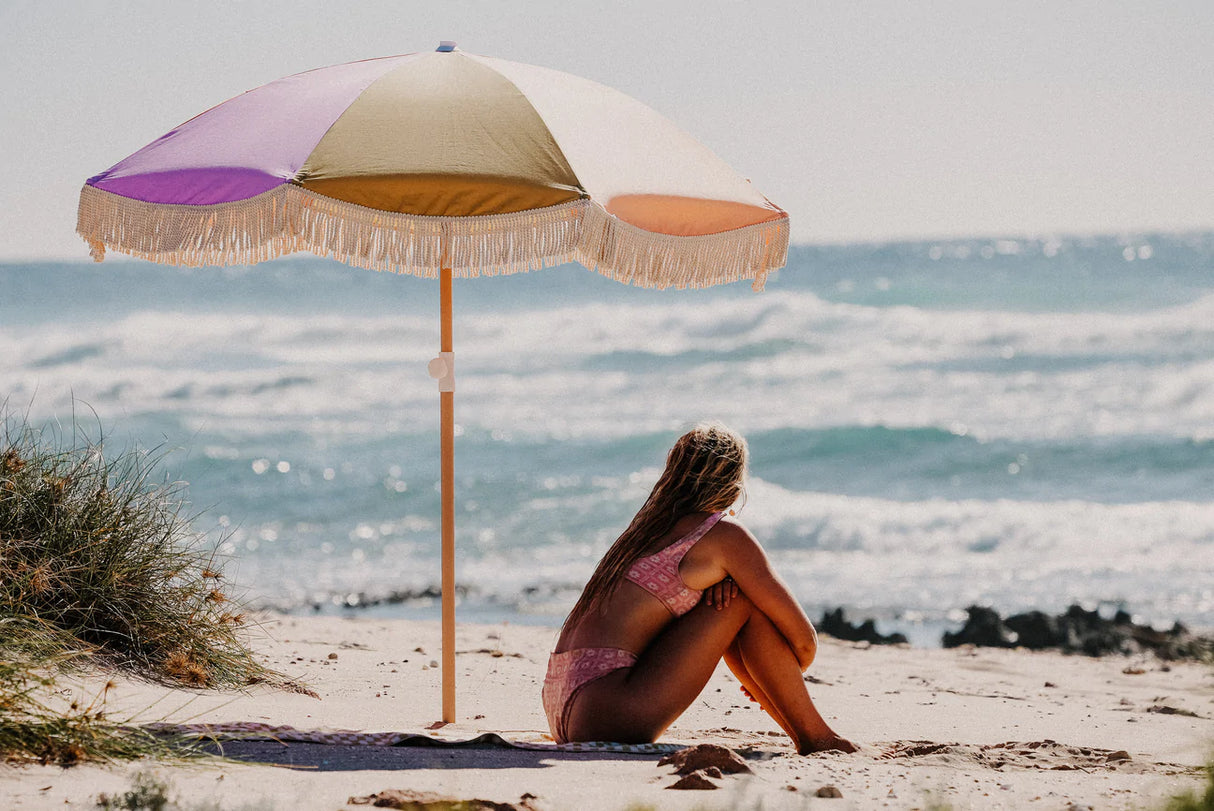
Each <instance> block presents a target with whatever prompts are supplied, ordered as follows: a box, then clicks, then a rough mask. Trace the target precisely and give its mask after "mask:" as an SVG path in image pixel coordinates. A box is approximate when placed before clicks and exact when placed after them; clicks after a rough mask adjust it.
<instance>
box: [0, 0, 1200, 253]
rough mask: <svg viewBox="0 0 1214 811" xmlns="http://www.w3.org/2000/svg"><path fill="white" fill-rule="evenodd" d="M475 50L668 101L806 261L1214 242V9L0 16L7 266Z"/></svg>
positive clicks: (589, 6) (594, 9)
mask: <svg viewBox="0 0 1214 811" xmlns="http://www.w3.org/2000/svg"><path fill="white" fill-rule="evenodd" d="M440 39H454V40H457V41H458V42H459V44H460V47H461V48H463V49H464V50H467V51H471V52H473V53H480V54H486V55H490V56H499V57H502V58H505V59H511V60H515V61H520V62H530V63H533V64H537V65H543V66H545V67H550V68H556V69H558V70H564V71H568V72H571V73H577V74H579V75H582V76H586V77H588V78H591V79H595V80H597V81H600V82H603V83H604V84H608V85H611V86H612V87H615V88H617V89H619V90H622V91H624V92H625V93H628V94H630V95H632V96H635V97H636V98H638V99H640V100H642V101H644V102H646V103H648V104H650V105H651V106H653V107H655V108H656V109H657V110H659V111H660V112H662V113H664V114H665V115H667V116H669V117H670V118H672V119H674V120H675V121H676V122H678V123H679V124H680V125H682V126H683V127H684V128H685V129H687V130H688V131H689V132H691V133H692V134H693V135H695V136H696V137H697V138H699V139H700V140H701V141H703V142H704V143H705V144H707V145H708V146H710V147H711V148H713V149H714V150H716V151H717V153H718V154H720V155H721V156H722V157H723V158H725V160H727V161H728V162H730V163H731V164H732V165H733V166H735V167H736V168H737V169H738V170H739V171H741V172H742V173H743V174H745V175H746V176H748V177H750V178H751V179H752V180H753V181H754V183H755V184H756V186H757V187H758V188H759V189H760V190H761V191H763V192H764V193H765V194H766V195H767V196H768V197H770V198H771V199H772V200H773V201H775V202H776V203H777V204H779V205H780V206H782V207H783V208H785V209H787V210H788V212H789V214H790V215H791V217H792V227H793V239H794V240H795V241H797V242H819V243H821V242H840V241H850V240H866V241H867V240H881V239H887V238H903V237H935V236H967V235H1023V234H1040V233H1058V232H1063V233H1066V232H1085V233H1088V232H1116V231H1140V230H1190V229H1209V228H1214V2H1211V1H1210V0H1193V1H1192V2H1167V1H1166V0H1151V2H1141V0H1137V1H1136V2H1116V1H1114V0H1103V2H1066V3H1059V2H1056V0H1050V1H1038V0H1015V1H1014V2H1013V1H1012V0H1009V1H1008V2H1002V3H995V2H979V1H978V0H969V1H959V2H939V1H938V0H931V2H928V0H923V2H910V0H899V2H858V1H856V0H829V2H812V1H811V0H790V2H763V1H762V0H751V2H745V3H743V2H731V3H712V2H704V1H703V0H700V1H699V2H664V0H648V2H612V0H599V2H582V0H539V1H538V2H536V1H533V0H515V1H514V2H505V0H498V1H497V2H458V0H429V2H413V0H382V2H380V1H371V0H368V1H367V2H335V0H322V1H320V2H317V1H314V0H291V1H290V2H286V1H285V0H259V1H258V2H249V3H235V2H227V3H225V2H207V3H182V2H177V0H157V1H156V2H135V1H132V2H100V1H96V2H68V0H36V1H34V2H14V0H0V178H2V179H0V260H6V259H8V260H11V259H19V258H34V257H39V258H60V257H70V258H84V257H86V256H87V251H86V250H85V248H84V246H83V243H82V242H81V241H80V240H79V238H78V237H76V236H75V233H74V228H75V216H76V200H77V196H78V193H79V188H80V185H81V184H82V183H83V181H84V180H85V178H87V177H89V176H91V175H93V174H96V173H97V172H99V171H101V170H103V169H105V168H107V167H109V166H111V165H112V164H114V163H116V162H118V161H119V160H120V159H122V158H123V157H125V156H126V155H128V154H129V153H131V152H133V151H135V150H136V149H138V148H139V147H141V146H142V145H144V144H145V143H147V142H148V141H151V140H152V139H154V138H156V137H157V136H159V135H160V134H162V133H163V132H165V131H167V130H169V129H171V128H172V127H174V126H175V125H177V124H178V123H180V122H181V121H184V120H185V119H188V118H190V117H192V116H193V115H195V114H196V113H198V112H201V111H202V110H204V109H206V108H208V107H210V106H212V105H214V104H216V103H218V102H220V101H223V100H224V99H227V98H229V97H231V96H234V95H237V94H239V93H241V92H243V91H245V90H248V89H251V88H253V87H255V86H257V85H260V84H263V83H265V82H267V81H271V80H273V79H276V78H278V77H280V76H284V75H287V74H290V73H295V72H298V71H301V70H306V69H309V68H313V67H320V66H323V65H329V64H335V63H339V62H348V61H352V60H355V59H362V58H367V57H374V56H386V55H391V54H397V53H409V52H412V51H419V50H432V49H433V48H434V47H435V45H436V44H437V43H438V41H439V40H440Z"/></svg>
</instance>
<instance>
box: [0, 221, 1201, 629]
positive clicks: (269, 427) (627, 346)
mask: <svg viewBox="0 0 1214 811" xmlns="http://www.w3.org/2000/svg"><path fill="white" fill-rule="evenodd" d="M81 253H82V255H83V254H84V253H85V251H84V249H83V248H82V249H81ZM454 298H455V349H456V358H457V371H456V377H457V391H456V396H455V402H456V423H457V439H456V482H457V504H456V512H457V529H456V536H457V549H458V552H457V582H458V584H459V593H460V608H459V616H460V618H461V619H463V620H475V621H488V622H519V623H538V624H548V625H553V626H555V625H557V624H559V623H560V621H561V620H562V618H563V616H564V613H565V612H566V611H567V610H568V608H569V607H570V606H571V605H572V603H573V600H574V599H575V598H576V596H577V593H578V591H579V589H580V587H581V585H582V584H583V583H584V582H585V580H586V578H587V577H588V576H589V574H590V572H591V570H592V568H593V566H594V564H595V563H596V561H597V560H598V557H599V556H600V555H601V554H602V552H603V551H604V550H605V549H606V548H607V546H608V545H609V544H610V543H611V542H612V540H614V538H615V537H616V535H618V534H619V532H620V531H621V530H622V529H623V528H624V527H625V525H626V524H627V523H628V521H629V519H630V518H631V516H632V514H633V513H634V512H635V511H636V509H637V508H638V507H639V506H640V504H641V503H642V501H643V500H644V498H645V496H646V494H647V492H648V489H649V487H650V486H651V485H652V483H653V482H654V480H655V479H656V477H657V474H658V472H659V470H660V468H661V465H662V463H663V459H664V455H665V452H666V450H667V449H668V448H669V446H670V444H671V443H672V441H673V440H674V439H675V437H677V436H678V435H679V434H680V433H681V432H682V431H683V430H685V429H686V428H688V427H690V425H691V424H693V423H694V422H696V421H699V420H703V419H719V420H723V421H724V422H726V423H727V424H729V425H731V426H733V427H735V428H736V429H738V430H740V431H742V432H743V433H744V434H745V435H746V436H747V438H748V439H749V442H750V447H751V456H752V461H751V476H750V480H749V485H748V495H747V499H746V503H745V505H744V507H743V509H742V510H741V512H740V515H739V518H740V520H742V521H743V522H744V523H745V524H746V525H747V526H748V527H749V528H750V529H751V530H752V531H753V532H754V533H755V534H756V535H757V537H758V538H759V539H760V540H761V542H762V543H763V544H764V546H765V547H766V548H767V550H768V551H769V554H770V556H771V557H772V559H773V560H774V562H775V564H776V567H777V569H778V570H779V571H780V572H781V573H782V574H783V575H784V577H785V579H786V580H787V581H788V582H789V584H790V586H791V587H792V589H793V590H794V592H795V593H796V595H797V597H798V598H799V599H800V600H801V601H802V602H803V603H804V605H805V606H806V608H807V610H808V611H809V613H810V616H811V617H815V618H816V616H817V615H818V614H819V613H820V612H821V611H822V610H823V609H825V608H830V607H834V606H843V607H845V608H846V609H847V611H848V614H849V616H850V617H851V618H852V619H857V620H858V619H861V618H864V617H874V618H876V619H877V620H878V627H879V628H880V629H881V630H883V631H891V630H901V631H903V632H904V633H907V634H908V635H909V636H910V637H911V638H912V641H913V642H915V643H916V644H926V645H930V644H938V640H939V631H940V629H941V628H944V627H952V626H954V625H956V624H957V623H959V621H960V619H961V618H962V617H963V615H964V608H965V607H966V606H968V605H971V604H975V603H977V604H983V605H990V606H993V607H995V608H996V609H998V610H999V611H1001V612H1004V613H1009V612H1015V611H1020V610H1027V609H1033V608H1038V609H1042V610H1048V611H1060V610H1062V609H1064V608H1065V607H1066V606H1068V605H1069V604H1071V603H1074V602H1078V603H1081V604H1083V605H1085V606H1088V607H1098V608H1102V609H1103V610H1106V611H1110V612H1111V611H1112V610H1113V609H1115V608H1119V607H1120V608H1125V609H1126V610H1128V611H1129V612H1130V613H1131V614H1133V615H1134V616H1135V617H1136V618H1137V619H1138V620H1139V621H1143V622H1150V623H1154V624H1156V625H1158V626H1159V627H1167V626H1170V625H1171V623H1172V622H1173V621H1174V620H1180V621H1181V622H1184V623H1186V624H1188V625H1190V626H1192V627H1207V628H1208V627H1214V233H1199V234H1186V235H1163V234H1141V235H1132V236H1121V237H1112V236H1108V237H1082V238H1081V237H1050V238H1043V239H999V240H960V241H936V242H931V241H928V242H905V243H890V244H872V245H869V244H865V245H840V246H800V247H794V248H793V249H792V250H791V253H790V257H789V264H788V266H787V267H786V268H784V269H783V270H781V271H780V272H779V273H778V274H775V275H774V276H773V277H772V278H771V279H770V281H769V283H768V285H767V289H766V290H765V291H764V292H761V293H755V292H752V291H751V290H750V287H749V285H748V284H745V283H744V284H738V285H729V286H725V287H719V288H713V289H710V290H702V291H678V290H669V291H651V290H639V289H635V288H630V287H626V286H624V285H620V284H617V283H615V282H611V281H609V280H606V279H604V278H602V277H600V276H598V275H596V274H594V273H591V272H589V271H586V270H585V269H583V268H581V267H580V266H576V265H566V266H561V267H557V268H552V269H548V270H543V271H535V272H532V273H529V274H521V275H516V276H508V277H496V278H483V279H468V280H462V279H460V280H456V282H455V293H454ZM437 349H438V286H437V284H436V283H435V282H433V281H428V280H424V279H417V278H413V277H409V276H395V275H392V274H378V273H375V272H373V271H366V270H360V269H354V268H348V267H345V266H343V265H339V264H336V263H333V262H328V261H324V260H320V259H317V258H314V257H307V256H294V257H288V258H285V259H281V260H278V261H275V262H272V263H268V264H264V265H260V266H256V267H235V268H226V269H221V268H201V269H183V268H174V267H161V266H156V265H152V264H149V263H144V262H137V261H122V260H121V259H109V260H107V261H106V262H105V263H103V264H100V265H96V264H93V263H91V262H89V261H87V259H86V260H84V261H81V262H68V263H25V264H14V263H9V264H3V265H0V399H6V400H7V409H8V411H9V413H10V414H28V415H29V418H30V419H31V420H33V421H35V422H42V421H57V422H58V423H59V424H60V425H69V424H70V423H71V421H72V420H73V415H74V419H75V420H76V422H77V423H78V424H79V425H80V426H81V429H82V430H84V431H86V432H87V433H90V434H92V435H96V434H97V433H103V434H104V435H105V443H106V444H105V446H106V448H107V450H108V451H109V452H110V453H116V452H117V451H120V450H122V449H124V448H127V447H132V446H138V447H140V448H143V449H147V450H148V452H149V453H151V454H153V455H157V456H158V457H159V459H160V461H159V470H160V471H161V475H162V476H163V477H166V478H167V479H169V480H179V481H183V482H188V490H187V493H188V498H189V501H190V508H189V509H190V510H191V511H192V512H196V513H197V514H198V515H197V517H196V518H195V527H196V528H197V529H198V530H199V531H200V532H204V533H207V534H208V536H210V538H211V539H212V540H213V541H214V542H215V543H216V544H218V545H219V547H220V549H221V551H222V553H223V555H224V556H225V557H226V558H227V560H228V564H227V572H228V576H229V578H230V580H231V581H232V582H233V583H234V584H235V585H236V591H237V592H238V593H240V594H242V595H244V597H245V599H247V600H248V601H250V602H251V603H253V604H254V605H257V606H264V607H271V608H276V609H280V610H287V611H315V610H321V611H327V612H334V611H363V612H373V613H378V614H381V615H395V616H410V617H429V616H437V612H438V608H437V601H436V600H435V597H434V595H435V593H436V590H437V585H438V582H439V563H438V508H439V496H438V491H437V486H436V482H437V478H438V397H437V389H436V385H435V383H434V381H433V380H431V379H430V378H429V377H428V375H427V371H426V364H427V362H428V361H429V359H430V358H431V357H433V356H434V355H435V354H436V353H437Z"/></svg>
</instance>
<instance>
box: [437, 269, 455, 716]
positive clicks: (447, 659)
mask: <svg viewBox="0 0 1214 811" xmlns="http://www.w3.org/2000/svg"><path fill="white" fill-rule="evenodd" d="M444 264H446V263H444ZM439 307H440V309H441V310H442V324H441V329H440V333H439V343H440V346H441V351H443V352H454V351H455V350H454V349H452V328H451V321H452V318H451V268H448V267H444V268H443V269H442V277H441V279H440V284H439ZM446 357H448V358H451V357H452V356H451V355H447V356H446ZM438 397H439V412H440V419H439V423H440V424H439V432H440V434H441V439H440V453H441V456H442V472H441V477H440V484H439V487H440V490H441V492H442V511H441V513H442V600H443V721H445V722H446V723H453V722H454V721H455V392H454V391H440V392H439V395H438Z"/></svg>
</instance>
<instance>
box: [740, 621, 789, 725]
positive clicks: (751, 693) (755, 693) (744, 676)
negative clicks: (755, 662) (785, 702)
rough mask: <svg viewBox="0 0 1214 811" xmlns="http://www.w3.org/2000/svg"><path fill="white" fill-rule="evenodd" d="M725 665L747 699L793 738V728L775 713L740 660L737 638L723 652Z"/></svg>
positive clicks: (768, 700)
mask: <svg viewBox="0 0 1214 811" xmlns="http://www.w3.org/2000/svg"><path fill="white" fill-rule="evenodd" d="M725 664H727V665H729V669H730V671H731V672H732V673H733V675H734V677H735V678H736V679H737V680H738V682H739V683H740V684H741V685H742V688H743V689H744V690H745V691H746V694H747V697H748V698H749V699H750V700H751V701H753V702H755V703H756V704H758V705H759V709H761V710H763V711H764V712H765V713H767V714H768V715H770V716H771V717H772V720H774V721H775V722H776V723H777V724H779V725H780V729H782V730H784V731H785V732H787V733H788V737H790V738H795V737H796V734H795V733H794V732H793V728H792V727H791V726H790V725H789V723H788V721H786V720H784V716H782V715H780V713H779V712H777V711H776V708H775V707H774V706H772V703H771V699H770V698H768V697H767V694H766V693H764V692H763V688H761V687H759V685H758V683H757V682H756V681H755V679H754V676H752V675H750V671H749V670H747V669H746V663H745V662H744V661H743V660H742V650H741V644H740V643H739V642H738V639H737V637H735V638H734V640H733V644H731V645H730V646H729V648H728V649H727V650H726V651H725Z"/></svg>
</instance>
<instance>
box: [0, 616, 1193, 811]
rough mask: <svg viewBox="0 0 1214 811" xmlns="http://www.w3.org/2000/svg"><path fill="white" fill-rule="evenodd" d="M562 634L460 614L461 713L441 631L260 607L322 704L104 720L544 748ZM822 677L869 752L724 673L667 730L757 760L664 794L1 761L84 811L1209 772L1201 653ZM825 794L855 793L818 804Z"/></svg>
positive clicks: (835, 670) (370, 761) (443, 763)
mask: <svg viewBox="0 0 1214 811" xmlns="http://www.w3.org/2000/svg"><path fill="white" fill-rule="evenodd" d="M553 637H554V631H553V630H552V629H548V628H536V627H527V626H517V625H510V624H501V625H463V626H461V627H460V629H459V634H458V644H457V650H458V655H457V663H458V665H457V666H458V675H459V683H458V689H459V692H458V705H457V706H458V721H457V722H456V723H454V724H449V725H446V726H441V725H439V724H437V723H436V721H437V719H438V717H439V689H440V688H439V670H438V668H437V667H436V659H437V658H438V640H439V629H438V625H437V623H429V622H418V621H406V620H380V619H369V618H352V619H351V618H339V617H297V616H272V617H268V618H266V619H265V620H264V623H263V626H262V630H261V631H259V632H257V633H256V635H255V640H254V644H255V647H256V649H257V650H258V651H259V652H260V653H261V654H262V655H263V656H264V657H265V659H266V661H267V662H268V663H269V664H270V665H271V666H272V667H275V668H277V669H279V670H281V671H283V672H285V673H287V674H288V675H290V676H294V677H298V678H300V679H301V680H303V681H304V682H306V683H307V684H308V685H309V686H310V687H311V688H312V689H313V690H314V691H315V692H316V694H317V696H318V697H319V698H311V697H309V696H306V695H302V694H298V693H291V692H284V691H280V690H273V689H269V688H263V687H257V688H253V689H250V690H249V691H247V692H240V693H209V692H191V691H183V690H167V689H164V688H160V687H155V686H150V685H147V684H143V683H138V682H130V681H123V680H119V681H118V682H117V684H116V686H115V687H114V688H113V689H111V690H110V692H109V695H108V699H107V704H108V706H109V708H110V717H111V718H114V719H128V718H129V719H132V720H134V721H135V722H140V723H151V722H169V723H180V724H185V723H192V724H197V723H214V724H219V723H237V722H239V723H249V722H255V723H262V724H270V725H275V726H278V725H287V726H292V727H295V728H298V729H305V730H317V729H324V730H335V729H348V730H362V731H395V732H408V733H420V734H424V735H430V736H433V737H437V738H441V739H445V740H462V739H469V738H474V737H476V736H477V735H480V734H481V733H484V732H496V733H498V734H500V735H501V736H502V737H504V738H506V739H509V740H512V741H519V742H524V743H526V742H532V743H539V742H545V741H549V739H548V738H547V735H546V731H547V730H546V724H545V721H544V717H543V714H542V711H541V708H540V701H539V691H540V683H541V681H542V678H543V672H544V664H545V661H546V657H547V651H548V649H549V647H550V644H551V642H552V640H553ZM809 675H810V677H811V680H812V683H811V686H810V689H811V692H812V694H813V695H814V697H815V700H816V701H817V702H818V704H819V706H820V708H821V709H822V711H823V714H824V715H825V716H826V717H827V718H828V719H829V720H830V722H831V724H832V725H833V726H834V727H835V728H836V729H837V730H839V731H840V732H841V733H842V734H845V735H847V736H848V737H850V738H852V739H853V740H855V741H858V742H862V743H863V744H865V748H864V750H863V751H862V752H860V753H856V754H851V755H843V754H838V753H834V754H825V755H818V756H813V757H799V756H797V755H796V754H795V753H794V752H793V751H792V749H791V748H790V746H789V744H788V742H787V740H786V739H785V737H784V736H783V735H782V734H780V733H779V732H778V731H777V728H776V726H775V724H774V723H773V722H772V721H771V720H770V719H769V718H768V717H767V716H766V715H765V714H763V713H762V712H760V711H759V710H758V709H757V708H756V707H754V706H753V705H749V704H747V702H745V701H744V700H743V699H742V696H741V695H740V693H739V692H738V688H737V683H736V682H735V681H734V680H733V679H732V677H731V676H730V675H729V673H728V671H727V670H726V669H725V668H724V666H723V665H722V666H721V667H719V668H718V670H717V672H716V674H715V675H714V676H713V678H712V680H711V681H710V683H709V685H708V687H707V688H706V689H705V691H704V692H703V694H702V695H701V696H700V698H699V699H697V700H696V702H695V703H694V704H693V705H692V707H691V708H690V709H689V710H688V711H687V712H686V713H685V714H684V715H683V717H681V718H680V719H679V721H678V722H677V723H676V724H675V725H674V726H673V727H672V728H671V729H670V730H669V732H668V733H667V734H666V736H665V737H664V738H663V739H662V741H663V742H668V743H680V744H687V745H692V744H699V743H714V744H720V745H722V746H726V747H729V748H731V749H734V750H735V751H737V752H738V753H740V754H741V755H742V756H743V757H744V758H745V760H746V763H747V764H748V765H749V766H750V768H751V770H752V772H753V774H750V775H745V774H741V775H725V776H723V777H721V778H715V777H710V778H708V781H709V782H710V783H712V784H714V785H716V786H717V787H718V788H717V790H716V791H705V790H701V791H671V790H668V788H669V786H671V785H672V784H674V783H675V782H676V781H677V780H678V777H677V776H676V775H675V774H674V771H675V770H674V767H672V766H662V767H659V766H658V765H657V763H658V760H659V757H660V756H658V755H654V754H647V755H637V754H615V753H607V752H589V753H586V752H583V753H570V752H556V751H542V750H528V749H518V748H510V747H505V746H482V747H454V748H428V747H383V746H379V747H371V746H343V745H325V744H315V743H291V744H281V743H274V742H260V743H254V742H249V741H243V742H229V743H227V744H225V745H224V751H225V754H227V755H228V756H229V758H232V759H234V760H247V761H250V762H249V763H239V762H234V760H228V761H221V762H216V761H210V762H200V763H190V764H187V765H165V764H158V763H136V764H129V765H117V766H102V765H84V766H76V767H72V768H67V769H64V768H59V767H38V766H29V767H20V768H17V767H4V770H3V772H0V774H3V780H0V806H2V807H4V808H13V809H36V808H63V807H75V808H91V807H94V804H95V803H96V799H97V796H98V795H99V794H100V793H102V792H110V793H120V792H122V791H124V790H126V789H127V788H129V786H130V783H131V779H132V778H133V776H134V775H135V774H137V773H140V772H151V773H152V774H154V775H156V776H157V777H159V778H160V779H162V780H164V781H166V782H168V783H169V784H170V785H171V787H172V793H173V794H174V795H175V796H176V798H177V799H178V800H179V801H180V802H182V803H183V805H185V807H193V806H192V805H191V804H194V805H198V806H202V807H216V806H217V807H220V808H225V809H227V808H242V807H248V808H268V809H271V808H272V809H286V808H309V809H310V808H316V809H339V808H350V809H353V808H358V807H364V806H359V805H351V804H349V801H350V800H351V799H353V798H358V797H368V796H370V795H373V794H377V793H379V792H384V791H386V790H391V789H400V790H408V791H422V792H431V793H434V794H438V795H442V796H446V797H452V798H460V799H472V798H478V799H483V800H489V801H494V802H499V803H514V804H519V807H532V808H542V809H582V808H586V809H625V808H629V807H630V806H649V807H657V808H679V809H681V808H759V807H762V808H764V809H773V808H805V807H815V808H816V807H825V808H872V807H882V808H905V809H911V808H928V807H952V808H1041V809H1066V808H1073V807H1080V808H1082V807H1092V808H1150V807H1152V806H1153V805H1155V804H1157V802H1158V801H1159V800H1161V799H1163V798H1166V797H1167V796H1169V795H1172V794H1175V793H1177V792H1178V791H1181V790H1184V789H1186V788H1190V787H1193V786H1196V785H1197V784H1198V782H1199V774H1198V767H1199V766H1200V764H1202V763H1203V762H1204V761H1205V758H1206V757H1207V756H1208V754H1209V752H1210V749H1211V746H1212V744H1214V722H1212V720H1211V719H1212V718H1214V670H1211V669H1210V668H1209V667H1208V666H1202V665H1196V664H1187V663H1179V664H1178V663H1172V664H1165V663H1163V662H1160V661H1158V660H1155V659H1153V658H1124V657H1108V658H1103V659H1091V658H1087V657H1080V656H1066V655H1062V654H1056V653H1040V652H1038V653H1032V652H1027V651H1023V650H995V649H983V648H978V649H975V648H959V649H953V650H941V649H917V648H909V647H906V646H895V647H875V646H868V645H865V644H863V643H847V642H840V641H837V640H833V639H829V638H825V639H823V640H822V646H821V650H820V653H819V658H818V661H817V662H816V663H815V665H814V666H813V667H812V668H811V670H810V674H809ZM103 684H104V677H97V678H93V677H89V678H85V679H80V680H76V681H75V682H73V683H72V687H71V689H72V690H73V691H75V692H76V694H77V695H80V694H83V695H84V696H85V697H87V696H91V695H95V694H96V693H97V692H98V691H99V690H100V689H101V687H102V686H103ZM64 697H65V698H68V697H70V696H69V695H68V694H66V693H65V695H64ZM265 764H277V765H265ZM284 766H291V767H292V768H284ZM827 786H833V787H835V788H836V789H837V793H838V794H841V795H842V796H841V798H833V799H828V798H821V797H819V796H818V792H819V790H820V789H823V788H824V787H827ZM524 800H525V804H521V803H523V801H524ZM208 803H209V804H210V805H207V804H208Z"/></svg>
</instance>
